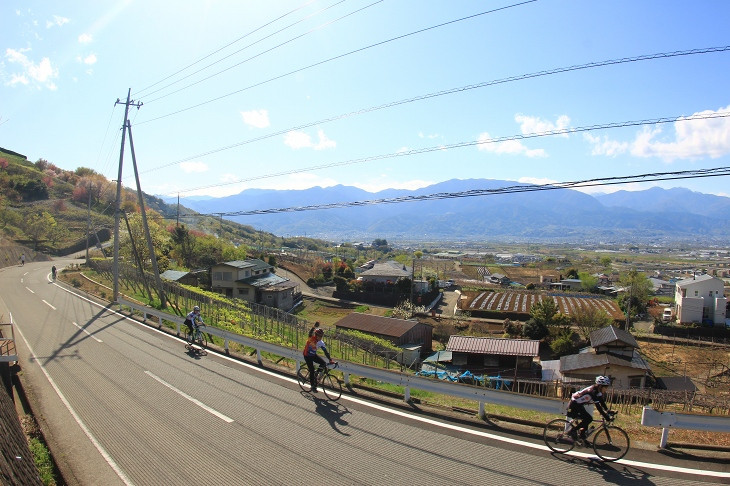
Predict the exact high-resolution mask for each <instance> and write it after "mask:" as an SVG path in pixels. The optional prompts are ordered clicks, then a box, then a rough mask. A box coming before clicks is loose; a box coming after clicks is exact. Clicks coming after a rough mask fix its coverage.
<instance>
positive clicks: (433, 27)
mask: <svg viewBox="0 0 730 486" xmlns="http://www.w3.org/2000/svg"><path fill="white" fill-rule="evenodd" d="M536 1H537V0H525V1H524V2H520V3H515V4H512V5H507V6H504V7H499V8H495V9H492V10H487V11H485V12H480V13H477V14H474V15H469V16H467V17H462V18H460V19H455V20H451V21H448V22H444V23H442V24H438V25H433V26H431V27H426V28H424V29H420V30H417V31H414V32H410V33H408V34H403V35H399V36H396V37H393V38H390V39H387V40H384V41H381V42H376V43H375V44H371V45H369V46H365V47H361V48H359V49H355V50H353V51H349V52H346V53H344V54H339V55H337V56H334V57H331V58H329V59H325V60H323V61H319V62H316V63H314V64H310V65H308V66H305V67H302V68H299V69H295V70H294V71H289V72H288V73H284V74H280V75H279V76H275V77H273V78H269V79H267V80H265V81H261V82H258V83H255V84H252V85H250V86H247V87H245V88H241V89H239V90H236V91H232V92H230V93H228V94H225V95H221V96H218V97H216V98H212V99H209V100H207V101H203V102H202V103H198V104H196V105H192V106H189V107H187V108H183V109H181V110H177V111H173V112H171V113H167V114H166V115H161V116H158V117H156V118H150V119H149V120H145V121H143V122H140V123H139V125H142V124H145V123H150V122H153V121H157V120H160V119H162V118H167V117H169V116H173V115H177V114H179V113H183V112H185V111H188V110H192V109H194V108H199V107H201V106H204V105H207V104H209V103H213V102H215V101H219V100H222V99H224V98H227V97H229V96H233V95H234V94H238V93H242V92H243V91H246V90H249V89H251V88H255V87H256V86H261V85H262V84H266V83H270V82H272V81H275V80H277V79H281V78H284V77H287V76H291V75H292V74H296V73H300V72H302V71H306V70H307V69H311V68H313V67H316V66H320V65H322V64H326V63H328V62H331V61H334V60H337V59H340V58H343V57H346V56H350V55H352V54H356V53H358V52H362V51H365V50H368V49H372V48H373V47H377V46H381V45H384V44H387V43H389V42H393V41H396V40H400V39H403V38H406V37H409V36H412V35H416V34H421V33H423V32H427V31H429V30H433V29H437V28H440V27H444V26H446V25H450V24H453V23H456V22H462V21H464V20H469V19H473V18H475V17H479V16H481V15H486V14H490V13H494V12H498V11H500V10H506V9H508V8H513V7H518V6H521V5H525V4H528V3H533V2H536ZM152 101H155V100H152ZM147 103H151V101H150V102H147Z"/></svg>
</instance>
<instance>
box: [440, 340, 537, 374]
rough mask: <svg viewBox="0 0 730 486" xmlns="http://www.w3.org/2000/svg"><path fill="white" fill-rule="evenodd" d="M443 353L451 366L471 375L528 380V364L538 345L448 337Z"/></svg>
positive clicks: (526, 342)
mask: <svg viewBox="0 0 730 486" xmlns="http://www.w3.org/2000/svg"><path fill="white" fill-rule="evenodd" d="M446 350H447V351H451V354H452V363H453V364H455V365H459V366H461V368H462V369H468V370H469V371H471V372H472V373H475V374H480V373H488V374H502V373H505V372H510V373H514V376H515V378H516V377H517V376H519V375H522V376H532V363H533V361H534V359H535V358H536V357H537V356H538V355H539V350H540V341H538V340H535V339H507V338H489V337H474V336H451V337H449V343H448V344H447V345H446Z"/></svg>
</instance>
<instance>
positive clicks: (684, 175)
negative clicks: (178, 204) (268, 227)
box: [180, 167, 730, 218]
mask: <svg viewBox="0 0 730 486" xmlns="http://www.w3.org/2000/svg"><path fill="white" fill-rule="evenodd" d="M728 175H730V167H716V168H713V169H696V170H684V171H674V172H655V173H649V174H639V175H634V176H616V177H605V178H595V179H585V180H580V181H569V182H555V183H550V184H519V185H514V186H507V187H502V188H497V189H471V190H468V191H462V192H439V193H435V194H425V195H419V196H400V197H391V198H383V199H370V200H365V201H349V202H336V203H327V204H312V205H308V206H295V207H288V208H276V209H255V210H246V211H228V212H219V213H209V214H184V215H181V216H180V217H181V218H182V217H200V216H215V217H224V216H227V217H234V216H253V215H259V214H274V213H291V212H301V211H317V210H322V209H336V208H350V207H359V206H372V205H377V204H400V203H405V202H419V201H433V200H439V199H457V198H464V197H481V196H495V195H501V194H515V193H522V192H537V191H552V190H556V189H575V188H580V187H597V186H609V185H616V184H627V183H636V182H650V181H664V180H676V179H696V178H701V177H721V176H728Z"/></svg>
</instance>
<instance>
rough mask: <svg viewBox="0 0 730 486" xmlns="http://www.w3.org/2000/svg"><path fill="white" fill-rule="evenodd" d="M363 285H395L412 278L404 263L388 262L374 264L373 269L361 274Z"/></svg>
mask: <svg viewBox="0 0 730 486" xmlns="http://www.w3.org/2000/svg"><path fill="white" fill-rule="evenodd" d="M360 278H362V282H363V284H365V283H371V284H387V283H391V284H394V283H396V282H397V281H398V280H400V279H402V278H411V271H410V270H408V269H407V268H406V266H405V265H403V264H402V263H398V262H396V261H393V260H391V261H388V262H385V263H374V264H373V267H372V268H371V269H369V270H365V271H364V272H362V273H361V274H360Z"/></svg>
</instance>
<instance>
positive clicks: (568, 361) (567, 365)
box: [560, 353, 649, 373]
mask: <svg viewBox="0 0 730 486" xmlns="http://www.w3.org/2000/svg"><path fill="white" fill-rule="evenodd" d="M606 365H612V366H623V367H626V368H637V369H641V370H648V369H649V365H648V364H647V363H646V361H644V360H643V359H642V358H641V357H640V356H633V357H631V358H629V357H621V356H616V355H614V354H610V353H601V354H595V353H578V354H570V355H568V356H562V357H561V358H560V371H561V372H563V373H565V372H566V371H577V370H583V369H586V368H595V367H596V366H606Z"/></svg>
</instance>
